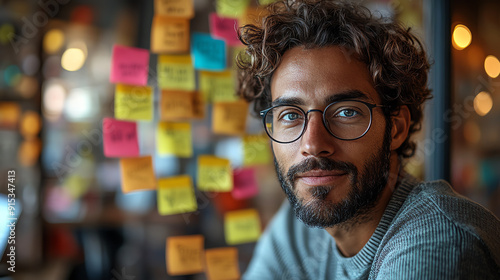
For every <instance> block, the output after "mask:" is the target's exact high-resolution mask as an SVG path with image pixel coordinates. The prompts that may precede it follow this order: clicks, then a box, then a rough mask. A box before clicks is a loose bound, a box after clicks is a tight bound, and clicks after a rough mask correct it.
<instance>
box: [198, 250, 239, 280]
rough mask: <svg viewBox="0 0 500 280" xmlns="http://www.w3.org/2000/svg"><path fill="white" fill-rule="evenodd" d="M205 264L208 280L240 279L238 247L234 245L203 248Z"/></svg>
mask: <svg viewBox="0 0 500 280" xmlns="http://www.w3.org/2000/svg"><path fill="white" fill-rule="evenodd" d="M205 264H206V270H205V272H206V274H207V277H208V279H209V280H236V279H240V267H239V265H238V249H237V248H235V247H225V248H213V249H207V250H205Z"/></svg>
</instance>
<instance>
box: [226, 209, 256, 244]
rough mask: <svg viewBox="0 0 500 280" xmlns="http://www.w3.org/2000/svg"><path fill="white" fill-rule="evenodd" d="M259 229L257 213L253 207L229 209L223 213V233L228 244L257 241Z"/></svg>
mask: <svg viewBox="0 0 500 280" xmlns="http://www.w3.org/2000/svg"><path fill="white" fill-rule="evenodd" d="M260 231H261V230H260V218H259V213H258V212H257V210H255V209H245V210H236V211H229V212H227V213H226V214H225V215H224V233H225V235H226V243H227V244H229V245H236V244H241V243H248V242H254V241H257V240H258V239H259V236H260Z"/></svg>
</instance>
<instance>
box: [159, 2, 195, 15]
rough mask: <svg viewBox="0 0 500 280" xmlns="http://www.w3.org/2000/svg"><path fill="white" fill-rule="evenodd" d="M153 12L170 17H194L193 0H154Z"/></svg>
mask: <svg viewBox="0 0 500 280" xmlns="http://www.w3.org/2000/svg"><path fill="white" fill-rule="evenodd" d="M155 14H158V15H163V16H171V17H182V18H192V17H194V5H193V0H155Z"/></svg>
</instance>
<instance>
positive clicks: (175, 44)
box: [151, 15, 189, 53]
mask: <svg viewBox="0 0 500 280" xmlns="http://www.w3.org/2000/svg"><path fill="white" fill-rule="evenodd" d="M151 52H153V53H187V52H189V19H184V18H174V17H165V16H161V15H155V16H154V17H153V24H152V25H151Z"/></svg>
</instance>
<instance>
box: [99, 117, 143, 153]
mask: <svg viewBox="0 0 500 280" xmlns="http://www.w3.org/2000/svg"><path fill="white" fill-rule="evenodd" d="M102 134H103V136H102V137H103V142H104V143H103V146H104V155H105V156H107V157H135V156H138V155H139V141H138V139H137V123H135V122H129V121H119V120H115V119H112V118H104V120H103V122H102Z"/></svg>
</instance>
